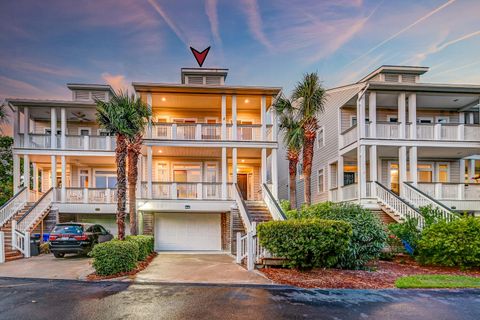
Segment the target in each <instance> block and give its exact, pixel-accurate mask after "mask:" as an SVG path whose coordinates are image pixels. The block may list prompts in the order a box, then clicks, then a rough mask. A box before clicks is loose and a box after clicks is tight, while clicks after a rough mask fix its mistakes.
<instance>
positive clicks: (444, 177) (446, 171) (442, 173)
mask: <svg viewBox="0 0 480 320" xmlns="http://www.w3.org/2000/svg"><path fill="white" fill-rule="evenodd" d="M437 168H438V182H449V179H450V177H449V175H450V166H449V164H448V163H439V164H438V167H437Z"/></svg>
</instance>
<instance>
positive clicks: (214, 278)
mask: <svg viewBox="0 0 480 320" xmlns="http://www.w3.org/2000/svg"><path fill="white" fill-rule="evenodd" d="M135 281H136V282H176V283H228V284H272V283H273V282H272V281H270V280H269V279H267V278H265V277H264V276H263V275H261V274H260V273H259V272H257V271H252V272H249V271H247V270H245V269H244V268H242V267H241V266H239V265H237V264H236V263H235V262H234V259H233V258H232V257H231V256H229V255H227V254H216V253H214V254H206V253H159V254H158V256H157V257H156V258H155V259H154V260H153V261H152V263H151V264H150V265H149V266H148V267H147V268H146V269H145V270H143V271H141V272H139V273H138V274H137V275H136V278H135Z"/></svg>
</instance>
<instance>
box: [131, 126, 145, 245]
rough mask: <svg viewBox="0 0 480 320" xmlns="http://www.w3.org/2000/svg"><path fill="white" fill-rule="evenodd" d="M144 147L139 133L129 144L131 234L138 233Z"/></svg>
mask: <svg viewBox="0 0 480 320" xmlns="http://www.w3.org/2000/svg"><path fill="white" fill-rule="evenodd" d="M141 148H142V135H137V136H136V137H135V139H134V141H132V142H130V143H129V145H128V199H130V201H129V202H128V214H129V216H130V234H132V235H137V233H138V230H137V211H136V206H135V205H136V201H135V200H132V199H136V198H137V178H138V166H137V164H138V156H139V155H140V149H141Z"/></svg>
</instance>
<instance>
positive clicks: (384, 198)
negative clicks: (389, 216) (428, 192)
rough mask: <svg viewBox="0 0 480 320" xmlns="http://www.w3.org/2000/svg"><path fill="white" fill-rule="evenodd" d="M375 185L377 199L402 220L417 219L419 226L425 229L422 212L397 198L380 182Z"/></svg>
mask: <svg viewBox="0 0 480 320" xmlns="http://www.w3.org/2000/svg"><path fill="white" fill-rule="evenodd" d="M374 183H375V195H376V197H377V199H378V200H379V201H380V202H381V203H382V204H383V205H384V206H386V207H387V208H388V209H390V210H393V211H394V213H395V214H397V215H398V216H399V217H400V218H401V219H404V220H406V219H409V218H410V219H412V218H414V219H417V221H418V226H419V227H420V228H423V226H424V224H425V221H424V219H423V216H422V215H421V214H420V212H418V211H417V209H415V208H414V207H412V206H411V205H410V204H408V203H407V202H406V201H405V200H403V199H402V198H400V197H399V196H397V195H396V194H395V193H393V192H392V191H391V190H389V189H388V188H387V187H385V186H384V185H382V184H381V183H379V182H376V181H375V182H374Z"/></svg>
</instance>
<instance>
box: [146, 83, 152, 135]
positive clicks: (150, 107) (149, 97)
mask: <svg viewBox="0 0 480 320" xmlns="http://www.w3.org/2000/svg"><path fill="white" fill-rule="evenodd" d="M147 106H148V109H150V111H152V93H151V92H148V93H147ZM147 138H148V139H151V138H152V117H151V116H150V117H148V126H147Z"/></svg>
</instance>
